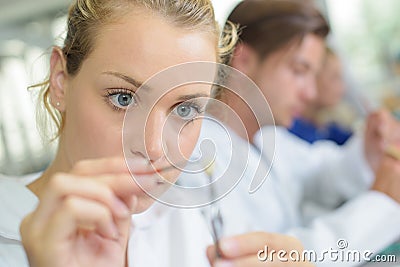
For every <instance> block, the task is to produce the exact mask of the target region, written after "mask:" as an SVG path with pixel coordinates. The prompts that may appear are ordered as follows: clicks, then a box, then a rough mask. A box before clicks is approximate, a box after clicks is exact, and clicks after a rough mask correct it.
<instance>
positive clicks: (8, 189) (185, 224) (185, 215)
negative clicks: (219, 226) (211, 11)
mask: <svg viewBox="0 0 400 267" xmlns="http://www.w3.org/2000/svg"><path fill="white" fill-rule="evenodd" d="M37 176H38V175H37V174H36V175H34V176H30V177H26V178H21V179H17V178H15V177H14V178H10V177H2V176H0V214H1V220H0V267H14V266H18V267H24V266H28V262H27V257H26V254H25V251H24V249H23V247H22V245H21V237H20V234H19V225H20V223H21V221H22V219H23V218H24V217H25V216H26V215H27V214H28V213H29V212H31V211H33V209H34V208H35V207H36V205H37V204H38V199H37V197H36V196H35V195H34V194H33V193H32V192H31V191H29V190H28V189H27V188H26V184H28V183H29V182H30V181H32V180H34V179H35V178H36V177H37ZM132 225H133V228H132V231H131V237H130V239H129V245H128V249H129V251H128V261H129V266H137V267H140V266H144V267H152V266H154V267H164V266H165V267H177V266H190V267H204V266H209V263H208V260H207V257H206V247H207V245H209V244H211V242H212V241H211V236H210V234H209V231H208V229H207V226H206V223H205V221H204V218H202V216H201V214H200V212H199V211H198V210H194V209H192V210H183V209H174V208H170V207H167V206H164V205H161V204H158V203H156V204H154V205H153V206H152V207H151V208H150V209H149V210H147V211H146V212H144V213H142V214H139V215H134V216H133V217H132Z"/></svg>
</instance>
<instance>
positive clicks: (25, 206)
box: [0, 174, 40, 241]
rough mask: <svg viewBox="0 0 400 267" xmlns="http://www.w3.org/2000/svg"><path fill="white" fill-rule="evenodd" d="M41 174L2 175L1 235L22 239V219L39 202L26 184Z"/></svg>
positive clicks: (0, 185)
mask: <svg viewBox="0 0 400 267" xmlns="http://www.w3.org/2000/svg"><path fill="white" fill-rule="evenodd" d="M39 176H40V174H33V175H29V176H24V177H19V178H17V177H3V176H1V177H0V214H2V219H1V220H0V236H1V237H3V238H6V239H11V240H16V241H21V236H20V233H19V226H20V223H21V221H22V219H23V218H24V217H25V216H27V215H28V214H29V213H30V212H32V211H33V210H34V209H35V207H36V206H37V204H38V203H39V200H38V198H37V197H36V195H35V194H33V193H32V191H30V190H29V189H28V188H27V187H26V185H27V184H29V183H30V182H32V181H33V180H35V179H37V178H38V177H39Z"/></svg>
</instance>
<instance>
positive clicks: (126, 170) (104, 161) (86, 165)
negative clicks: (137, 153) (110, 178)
mask: <svg viewBox="0 0 400 267" xmlns="http://www.w3.org/2000/svg"><path fill="white" fill-rule="evenodd" d="M148 169H149V162H148V161H147V160H145V159H131V158H122V157H114V158H101V159H86V160H82V161H79V162H77V163H76V164H75V165H74V167H73V168H72V170H71V173H73V174H78V175H98V174H130V173H131V172H134V173H135V172H139V173H140V172H144V171H146V170H148Z"/></svg>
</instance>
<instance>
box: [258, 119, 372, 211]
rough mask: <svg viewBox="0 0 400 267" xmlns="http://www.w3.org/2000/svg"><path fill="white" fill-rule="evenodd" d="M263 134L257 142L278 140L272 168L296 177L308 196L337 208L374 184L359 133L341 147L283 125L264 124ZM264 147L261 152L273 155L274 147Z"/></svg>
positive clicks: (295, 181)
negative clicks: (302, 135) (309, 140)
mask: <svg viewBox="0 0 400 267" xmlns="http://www.w3.org/2000/svg"><path fill="white" fill-rule="evenodd" d="M260 134H261V136H262V137H261V138H260V137H258V138H256V139H255V140H256V142H257V143H256V142H255V143H256V145H257V146H259V142H264V143H268V140H271V139H275V151H274V152H275V153H274V163H273V168H274V169H277V172H278V173H282V172H285V173H286V174H287V175H288V177H295V180H293V181H292V182H293V183H298V184H299V186H300V187H302V188H303V191H304V194H305V197H309V198H313V199H316V200H318V201H322V202H324V201H325V202H326V203H325V204H326V205H331V206H332V207H334V206H335V205H337V204H338V203H341V202H343V201H344V200H347V199H350V198H352V197H353V196H355V195H357V194H359V193H360V192H361V191H363V190H365V189H367V188H368V187H369V186H370V184H371V183H372V180H373V179H372V172H371V170H370V168H369V166H368V164H367V163H366V161H365V158H364V153H363V140H362V138H361V137H359V136H354V137H353V138H352V139H351V140H349V141H348V144H347V145H345V146H338V145H336V144H335V143H333V142H330V141H318V142H315V143H314V144H309V143H307V142H305V141H304V140H302V139H300V138H298V137H297V136H295V135H293V134H291V133H290V132H288V131H287V129H285V128H282V127H276V130H275V129H274V128H273V127H264V128H262V129H261V131H260ZM260 134H259V135H260ZM273 135H275V136H273ZM260 139H261V140H260ZM261 147H263V151H262V153H263V154H264V155H267V157H271V151H269V150H270V149H271V147H270V146H265V145H263V146H261ZM281 169H285V170H281Z"/></svg>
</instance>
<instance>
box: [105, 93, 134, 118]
mask: <svg viewBox="0 0 400 267" xmlns="http://www.w3.org/2000/svg"><path fill="white" fill-rule="evenodd" d="M118 94H127V95H131V97H132V99H133V101H135V102H138V101H137V95H136V94H135V93H134V92H132V90H130V89H127V88H109V89H108V90H107V93H106V95H105V97H104V98H105V101H106V103H107V104H109V105H110V106H111V107H112V109H114V110H115V111H117V112H123V111H125V109H123V108H120V107H117V106H115V105H114V104H113V103H112V101H111V97H112V96H115V95H118Z"/></svg>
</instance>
